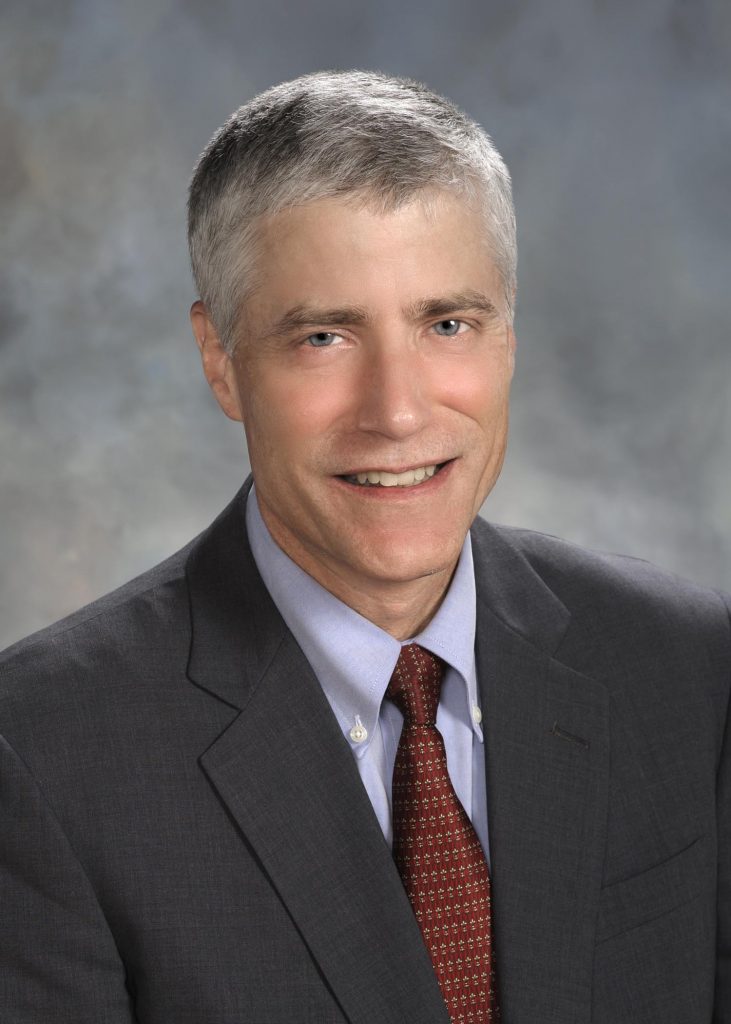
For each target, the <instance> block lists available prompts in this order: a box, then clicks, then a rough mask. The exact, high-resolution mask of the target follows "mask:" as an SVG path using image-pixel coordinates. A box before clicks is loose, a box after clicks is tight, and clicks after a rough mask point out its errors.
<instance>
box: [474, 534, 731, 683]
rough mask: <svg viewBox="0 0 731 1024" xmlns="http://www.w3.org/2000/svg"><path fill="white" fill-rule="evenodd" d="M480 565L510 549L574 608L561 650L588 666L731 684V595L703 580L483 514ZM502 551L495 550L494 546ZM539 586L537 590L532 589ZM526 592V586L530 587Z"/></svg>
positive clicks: (523, 568)
mask: <svg viewBox="0 0 731 1024" xmlns="http://www.w3.org/2000/svg"><path fill="white" fill-rule="evenodd" d="M473 541H474V542H475V543H473V550H474V552H475V562H476V566H477V564H478V561H479V562H481V565H482V572H485V573H488V574H489V573H490V568H489V561H490V559H491V558H492V557H497V558H498V559H499V558H501V554H500V552H502V551H509V552H510V554H509V556H506V557H508V558H509V559H510V565H511V569H512V571H513V572H515V571H516V570H517V571H520V572H523V573H525V574H526V575H530V576H531V578H533V579H534V580H538V581H540V584H541V585H542V586H543V587H545V588H546V589H547V590H548V591H549V592H550V593H551V595H552V597H553V598H554V599H556V600H558V601H559V602H560V603H561V605H563V607H564V609H565V610H566V612H568V621H569V623H570V625H569V627H568V629H567V631H566V635H565V637H564V640H563V643H562V645H561V649H560V655H561V657H562V658H565V659H567V660H568V661H569V662H570V663H573V664H574V665H575V666H576V667H578V668H581V669H582V670H586V669H588V667H589V666H591V667H592V671H593V672H594V673H596V671H598V666H601V665H603V666H605V668H606V671H607V672H608V673H614V672H616V671H617V670H618V669H619V668H620V666H624V667H625V668H627V667H628V666H629V667H631V674H632V677H633V678H636V673H637V672H638V671H644V672H646V673H647V674H648V675H653V676H657V675H658V674H661V673H663V672H664V673H667V674H669V675H672V676H673V677H674V678H678V676H679V675H682V674H683V672H685V674H686V676H688V677H689V676H691V675H693V676H697V675H698V674H701V675H702V676H703V678H704V680H705V681H706V684H708V682H709V681H712V682H711V688H712V689H717V688H718V687H719V686H720V687H721V688H724V689H725V688H726V687H727V686H728V681H729V676H730V666H731V612H730V602H729V597H728V595H725V594H723V593H721V592H720V591H716V590H713V589H711V588H708V587H702V586H698V585H696V584H695V583H692V582H690V581H689V580H686V579H683V578H681V577H679V576H677V575H675V574H674V573H671V572H667V571H665V570H663V569H661V568H659V567H657V566H655V565H653V564H651V563H650V562H647V561H645V560H643V559H640V558H633V557H630V556H626V555H616V554H608V553H603V552H598V551H592V550H589V549H587V548H583V547H581V546H580V545H577V544H573V543H570V542H568V541H565V540H562V539H560V538H558V537H554V536H551V535H549V534H544V533H538V532H536V531H533V530H525V529H520V528H516V527H508V526H496V525H493V524H489V523H485V522H484V521H480V522H478V523H476V524H475V527H474V529H473ZM496 552H497V553H498V554H497V556H495V553H496ZM534 592H535V591H534ZM524 593H528V591H527V590H526V591H524Z"/></svg>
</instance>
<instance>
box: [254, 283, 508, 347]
mask: <svg viewBox="0 0 731 1024" xmlns="http://www.w3.org/2000/svg"><path fill="white" fill-rule="evenodd" d="M459 311H464V312H468V311H469V312H474V313H482V314H483V315H485V316H489V317H494V316H498V315H499V314H498V309H497V307H496V306H495V303H494V302H493V301H492V300H491V299H489V298H488V297H487V295H484V294H483V293H482V292H478V291H473V290H471V289H469V290H468V291H465V292H454V293H453V294H452V295H444V296H441V297H440V298H427V299H419V300H418V301H417V302H413V303H411V305H409V306H407V307H406V308H405V309H404V314H405V316H406V318H407V319H409V320H430V319H434V320H438V319H439V317H447V316H449V315H450V314H453V313H456V312H459ZM371 322H372V317H371V316H370V315H369V313H368V311H367V310H366V309H364V308H363V307H362V306H340V307H336V308H334V309H325V308H322V307H319V306H307V305H304V304H302V303H300V304H298V305H296V306H292V308H291V309H288V310H287V312H286V313H284V314H283V315H282V316H280V317H279V318H278V319H277V320H275V322H274V323H273V324H272V326H271V327H270V328H269V330H268V331H267V332H266V333H267V336H269V337H282V336H284V335H287V334H290V333H291V332H292V331H296V330H299V329H300V328H302V327H315V326H317V327H338V326H362V325H363V324H369V323H371Z"/></svg>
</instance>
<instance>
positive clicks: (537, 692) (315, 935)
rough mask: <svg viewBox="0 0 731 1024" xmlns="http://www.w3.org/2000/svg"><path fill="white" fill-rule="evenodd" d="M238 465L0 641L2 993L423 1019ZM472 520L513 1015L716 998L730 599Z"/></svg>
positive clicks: (715, 1012) (42, 1016) (147, 1005)
mask: <svg viewBox="0 0 731 1024" xmlns="http://www.w3.org/2000/svg"><path fill="white" fill-rule="evenodd" d="M245 490H246V489H244V491H243V492H242V494H240V495H239V496H237V498H236V499H235V500H234V502H233V503H232V504H231V505H230V506H229V508H228V509H226V511H225V512H224V513H223V514H222V515H221V516H220V517H219V519H218V520H217V521H216V522H215V523H214V524H213V525H212V527H211V528H210V529H209V530H208V531H206V532H205V533H204V534H202V535H201V536H200V537H199V538H198V539H197V540H195V541H194V542H193V543H192V544H190V545H189V546H188V547H187V548H186V549H184V550H183V551H181V552H180V553H179V554H177V555H175V556H174V557H173V558H171V559H169V560H168V561H167V562H165V563H163V564H162V565H160V566H158V567H157V568H156V569H153V570H152V571H151V572H149V573H147V574H145V575H144V576H142V577H140V578H139V579H138V580H135V581H133V582H132V583H130V584H128V585H127V586H125V587H123V588H122V589H121V590H119V591H117V592H116V593H114V594H112V595H111V596H109V597H106V598H104V599H103V600H101V601H99V602H97V603H95V604H93V605H91V606H90V607H89V608H86V609H84V610H83V611H81V612H79V613H77V614H75V615H73V616H71V618H69V619H66V620H65V621H64V622H62V623H60V624H58V625H56V626H53V627H51V628H49V629H47V630H44V631H43V632H42V633H40V634H37V635H36V636H35V637H33V638H31V639H29V640H27V641H24V642H22V643H21V644H19V645H16V646H15V647H14V648H12V649H11V650H10V651H8V652H7V653H6V654H5V656H4V657H3V659H2V662H1V663H0V733H2V738H1V740H0V813H1V815H2V820H1V822H0V1019H1V1020H2V1022H3V1024H31V1022H33V1024H130V1022H131V1021H138V1022H140V1024H275V1022H276V1024H299V1022H303V1024H305V1022H307V1024H336V1022H338V1024H342V1022H344V1021H348V1022H350V1024H446V1021H447V1016H446V1012H445V1009H444V1005H443V1003H442V1000H441V996H440V993H439V989H438V987H437V984H436V981H435V979H434V975H433V973H432V970H431V966H430V963H429V959H428V956H427V953H426V951H425V948H424V946H423V944H422V942H421V938H420V935H419V932H418V929H417V926H416V924H415V920H414V918H413V915H412V912H411V909H410V906H409V903H408V901H407V899H406V896H405V894H404V891H403V888H402V886H401V882H400V880H399V876H398V874H397V872H396V869H395V867H394V865H393V862H392V859H391V855H390V852H389V849H388V847H387V845H386V843H385V842H384V839H383V836H382V834H381V831H380V829H379V826H378V823H377V821H376V818H375V815H374V814H373V811H372V809H371V806H370V803H369V801H368V797H367V795H366V793H365V790H364V788H363V786H362V785H361V782H360V779H359V776H358V773H357V770H356V767H355V764H354V761H353V757H352V754H351V752H350V749H349V748H348V746H347V744H346V742H345V740H344V739H343V736H342V735H341V733H340V730H339V729H338V726H337V724H336V722H335V719H334V717H333V716H332V714H331V712H330V709H329V706H328V704H327V701H326V699H325V697H324V696H323V694H322V691H321V689H320V687H319V685H318V683H317V680H316V679H315V678H314V676H313V673H312V671H311V670H310V668H309V666H308V664H307V662H306V661H305V659H304V657H303V655H302V653H301V651H300V650H299V648H298V647H297V645H296V643H295V642H294V640H293V638H292V636H291V634H290V633H289V632H288V630H287V628H286V627H285V625H284V623H283V622H282V620H281V618H280V616H279V614H278V612H277V610H276V608H275V607H274V605H273V603H272V601H271V599H270V598H269V596H268V594H267V592H266V590H265V588H264V586H263V584H262V582H261V579H260V578H259V575H258V573H257V571H256V568H255V565H254V563H253V560H252V558H251V554H250V552H249V548H248V544H247V539H246V531H245V525H244V497H243V495H244V494H245ZM473 544H474V552H475V565H476V574H477V593H478V612H477V616H478V621H477V658H478V671H479V681H480V686H481V690H482V704H483V709H484V715H485V717H484V726H485V735H486V757H487V790H488V806H489V816H490V841H491V853H492V868H493V872H492V873H493V887H494V925H495V933H496V942H497V958H498V974H499V979H500V984H501V990H502V1003H503V1020H504V1022H505V1024H579V1022H581V1024H588V1022H590V1021H591V1022H592V1024H610V1022H611V1024H681V1022H682V1024H709V1022H711V1021H714V1022H716V1024H721V1022H722V1021H723V1022H725V1024H728V1022H729V1021H730V1020H731V960H730V957H731V906H730V900H731V890H730V885H731V834H730V822H731V814H730V810H731V807H730V802H731V788H730V787H731V750H730V749H729V746H730V743H731V741H730V740H729V738H728V734H727V732H726V731H725V730H726V721H727V709H728V701H729V672H730V666H731V657H730V654H731V644H730V637H729V622H728V614H727V608H726V606H725V604H724V602H723V601H722V600H721V598H720V597H719V596H717V595H715V594H713V593H711V592H708V591H704V590H701V589H698V588H696V587H693V586H691V585H690V584H686V583H683V582H681V581H679V580H677V579H675V578H673V577H670V576H667V575H664V574H662V573H660V572H659V571H657V570H656V569H653V568H651V567H650V566H648V565H646V564H645V563H643V562H639V561H635V560H628V559H618V558H613V557H605V556H600V555H596V554H591V553H588V552H585V551H582V550H580V549H577V548H576V547H574V546H572V545H569V544H566V543H563V542H561V541H559V540H556V539H554V538H551V537H545V536H541V535H537V534H534V533H530V532H526V531H521V530H511V529H504V528H495V527H491V526H489V525H487V524H486V523H483V522H482V521H478V522H476V523H475V525H474V528H473ZM724 744H725V745H724Z"/></svg>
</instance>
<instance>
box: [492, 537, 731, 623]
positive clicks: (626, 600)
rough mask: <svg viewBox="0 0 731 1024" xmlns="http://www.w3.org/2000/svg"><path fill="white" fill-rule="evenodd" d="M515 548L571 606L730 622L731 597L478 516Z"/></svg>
mask: <svg viewBox="0 0 731 1024" xmlns="http://www.w3.org/2000/svg"><path fill="white" fill-rule="evenodd" d="M476 525H477V532H478V534H479V533H482V532H483V530H484V529H485V528H486V532H493V533H494V534H495V535H496V536H498V537H499V538H500V539H501V540H502V541H503V542H504V543H506V544H507V545H509V546H510V547H511V548H512V549H513V550H514V551H515V552H517V553H518V554H519V555H520V556H521V557H522V558H523V559H524V560H525V562H526V563H527V564H528V565H529V566H530V568H531V569H532V570H533V571H534V572H535V573H536V574H537V575H538V576H539V577H540V578H541V579H542V580H543V582H544V583H545V584H546V585H547V586H548V587H549V588H550V589H551V590H552V591H553V593H554V594H556V596H557V597H559V599H560V600H562V601H563V603H564V604H565V605H566V607H567V608H568V609H569V610H570V611H580V610H581V609H582V608H594V607H596V608H598V609H601V610H604V611H609V610H610V609H617V608H624V609H627V611H631V610H634V609H637V608H642V609H643V610H645V611H647V612H649V611H651V610H652V609H655V610H656V611H657V612H658V613H661V614H663V615H665V616H667V615H670V616H672V615H673V614H678V615H680V616H681V617H688V616H690V617H691V619H694V620H696V621H701V620H702V619H704V618H705V617H710V619H712V620H719V621H720V622H721V623H722V624H723V625H724V626H728V618H729V596H728V595H725V594H723V593H722V592H721V591H717V590H713V589H711V588H709V587H703V586H699V585H697V584H695V583H693V582H691V581H690V580H687V579H684V578H682V577H681V576H678V575H676V574H675V573H672V572H669V571H667V570H665V569H662V568H660V567H659V566H657V565H654V564H653V563H651V562H649V561H647V560H645V559H642V558H636V557H633V556H630V555H622V554H614V553H609V552H602V551H595V550H592V549H590V548H585V547H582V546H581V545H579V544H575V543H572V542H571V541H567V540H563V539H561V538H560V537H555V536H553V535H551V534H547V533H540V532H537V531H535V530H527V529H523V528H520V527H514V526H502V525H496V524H488V523H485V522H484V521H480V523H479V524H476Z"/></svg>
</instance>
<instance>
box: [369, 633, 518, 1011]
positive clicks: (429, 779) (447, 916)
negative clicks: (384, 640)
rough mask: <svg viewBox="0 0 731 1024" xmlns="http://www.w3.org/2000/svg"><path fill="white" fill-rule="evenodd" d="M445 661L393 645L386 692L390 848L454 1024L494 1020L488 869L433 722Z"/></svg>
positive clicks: (412, 646) (412, 647) (414, 646)
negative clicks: (394, 720) (399, 720)
mask: <svg viewBox="0 0 731 1024" xmlns="http://www.w3.org/2000/svg"><path fill="white" fill-rule="evenodd" d="M443 672H444V663H443V662H441V661H440V660H439V659H438V658H436V657H435V656H434V655H433V654H430V653H429V651H426V650H424V648H423V647H419V646H418V644H407V645H406V646H405V647H402V648H401V654H400V656H399V660H398V662H397V664H396V668H395V669H394V673H393V676H392V677H391V681H390V683H389V684H388V689H387V690H386V696H387V697H388V698H389V700H392V701H393V703H394V704H395V705H396V707H397V708H398V709H399V710H400V711H401V713H402V714H403V716H404V725H403V730H402V732H401V739H400V741H399V745H398V750H397V752H396V763H395V765H394V770H393V856H394V860H395V861H396V866H397V867H398V869H399V872H400V874H401V878H402V879H403V883H404V887H405V888H406V892H407V894H408V897H409V900H410V901H411V905H412V907H413V908H414V913H415V914H416V920H417V921H418V923H419V927H420V928H421V932H422V935H423V936H424V942H425V943H426V947H427V949H428V950H429V954H430V956H431V959H432V963H433V965H434V970H435V972H436V975H437V979H438V981H439V987H440V988H441V990H442V995H443V996H444V1001H445V1002H446V1004H447V1008H448V1010H449V1016H450V1019H451V1020H452V1022H453V1024H457V1022H460V1024H478V1022H486V1021H492V1022H494V1021H499V1020H500V1011H499V1008H498V1004H497V992H496V985H495V973H494V968H493V958H492V946H491V940H492V930H491V924H490V875H489V873H488V869H487V862H486V861H485V855H484V853H483V852H482V847H481V845H480V841H479V839H478V838H477V835H476V833H475V830H474V829H473V827H472V823H471V822H470V819H469V818H468V816H467V814H466V813H465V810H464V808H463V807H462V804H461V803H460V802H459V799H458V798H457V794H456V793H455V791H454V787H453V786H452V783H451V780H450V778H449V775H448V773H447V756H446V753H445V750H444V740H443V739H442V735H441V733H440V732H439V730H438V729H437V727H436V717H437V707H438V705H439V694H440V691H441V688H442V676H443Z"/></svg>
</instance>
